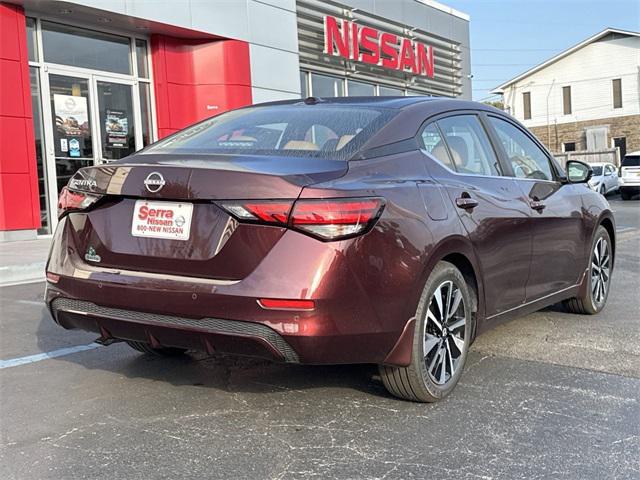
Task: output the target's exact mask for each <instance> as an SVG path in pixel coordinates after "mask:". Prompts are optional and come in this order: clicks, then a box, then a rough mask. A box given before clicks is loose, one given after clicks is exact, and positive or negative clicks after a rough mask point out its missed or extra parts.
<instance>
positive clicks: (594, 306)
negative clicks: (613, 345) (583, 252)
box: [563, 225, 614, 315]
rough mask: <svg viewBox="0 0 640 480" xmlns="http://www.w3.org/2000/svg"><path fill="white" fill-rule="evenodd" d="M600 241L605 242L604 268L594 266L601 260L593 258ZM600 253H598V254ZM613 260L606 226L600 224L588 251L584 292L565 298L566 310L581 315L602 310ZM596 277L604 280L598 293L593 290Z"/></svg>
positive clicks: (596, 282)
mask: <svg viewBox="0 0 640 480" xmlns="http://www.w3.org/2000/svg"><path fill="white" fill-rule="evenodd" d="M601 242H606V247H607V252H608V253H607V255H608V261H607V266H606V270H605V269H604V268H605V267H602V268H601V267H598V268H594V264H595V263H598V262H601V260H599V259H596V258H595V255H596V252H595V249H596V248H599V247H598V245H601ZM601 252H602V250H601ZM601 254H602V253H600V255H601ZM613 260H614V259H613V250H612V247H611V238H610V237H609V232H607V229H606V228H604V227H603V226H602V225H600V226H598V229H597V230H596V234H595V236H594V238H593V242H592V244H591V250H590V253H589V272H588V273H587V282H588V283H587V289H586V293H585V294H584V295H582V296H580V297H574V298H570V299H568V300H565V301H564V302H563V303H564V306H565V308H566V310H567V311H569V312H570V313H577V314H581V315H594V314H596V313H599V312H600V311H602V309H603V308H604V306H605V305H606V303H607V298H608V297H609V290H610V289H611V273H612V271H613ZM602 261H604V260H602ZM605 271H606V274H605ZM605 276H606V281H605ZM598 279H599V280H600V281H604V284H603V285H604V292H601V290H598V291H597V292H598V293H596V292H594V290H595V289H597V288H598V286H597V285H598V281H599V280H598Z"/></svg>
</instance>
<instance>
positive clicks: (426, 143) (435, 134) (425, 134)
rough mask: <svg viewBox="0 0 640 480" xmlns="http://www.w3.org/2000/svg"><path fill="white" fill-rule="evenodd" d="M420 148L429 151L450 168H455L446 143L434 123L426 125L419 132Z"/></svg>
mask: <svg viewBox="0 0 640 480" xmlns="http://www.w3.org/2000/svg"><path fill="white" fill-rule="evenodd" d="M420 140H421V142H422V145H421V147H422V149H423V150H425V151H426V152H428V153H430V154H431V156H433V157H434V158H435V159H436V160H438V161H439V162H440V163H442V164H443V165H444V166H446V167H447V168H449V169H451V170H455V169H456V167H455V166H454V165H453V161H452V160H451V156H450V155H449V152H448V151H447V145H446V144H445V142H444V139H443V138H442V135H441V134H440V130H438V127H437V126H436V124H435V123H432V124H430V125H428V126H427V127H426V128H425V129H424V130H423V131H422V133H421V134H420Z"/></svg>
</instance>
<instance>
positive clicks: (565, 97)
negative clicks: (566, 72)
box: [562, 87, 571, 115]
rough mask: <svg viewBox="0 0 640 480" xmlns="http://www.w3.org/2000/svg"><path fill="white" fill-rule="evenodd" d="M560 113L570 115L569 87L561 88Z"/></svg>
mask: <svg viewBox="0 0 640 480" xmlns="http://www.w3.org/2000/svg"><path fill="white" fill-rule="evenodd" d="M562 111H563V113H564V114H565V115H571V87H562Z"/></svg>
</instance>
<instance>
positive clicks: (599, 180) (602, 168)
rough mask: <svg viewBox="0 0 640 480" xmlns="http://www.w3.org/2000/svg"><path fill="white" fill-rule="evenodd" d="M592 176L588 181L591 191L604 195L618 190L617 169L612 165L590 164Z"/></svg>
mask: <svg viewBox="0 0 640 480" xmlns="http://www.w3.org/2000/svg"><path fill="white" fill-rule="evenodd" d="M590 166H591V168H592V169H593V176H592V177H591V180H589V187H590V188H591V190H595V191H596V192H599V193H601V194H602V195H606V194H607V193H611V192H613V191H615V190H617V189H618V169H617V168H616V166H615V165H614V164H612V163H591V164H590Z"/></svg>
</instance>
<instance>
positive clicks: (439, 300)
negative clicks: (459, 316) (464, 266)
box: [433, 284, 446, 320]
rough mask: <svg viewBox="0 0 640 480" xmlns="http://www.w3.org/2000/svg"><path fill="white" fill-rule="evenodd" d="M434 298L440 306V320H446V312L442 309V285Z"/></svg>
mask: <svg viewBox="0 0 640 480" xmlns="http://www.w3.org/2000/svg"><path fill="white" fill-rule="evenodd" d="M443 285H444V284H443ZM433 298H435V299H436V303H437V304H438V312H439V313H440V318H441V319H442V320H444V319H445V318H446V317H445V316H444V310H443V309H442V285H440V286H439V287H438V288H437V289H436V291H435V292H434V293H433Z"/></svg>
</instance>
